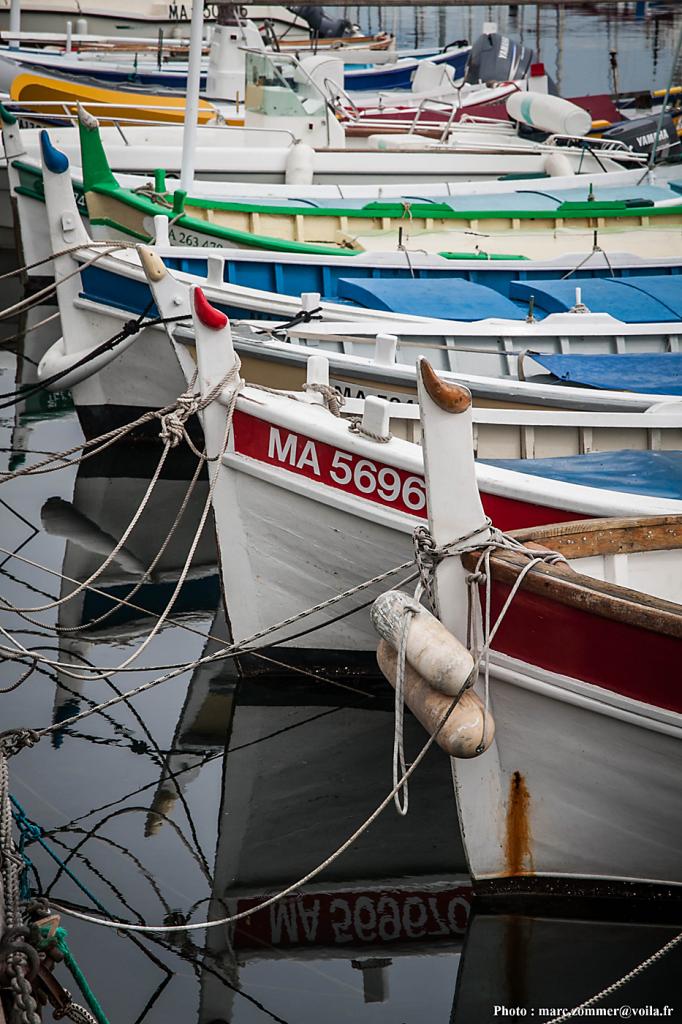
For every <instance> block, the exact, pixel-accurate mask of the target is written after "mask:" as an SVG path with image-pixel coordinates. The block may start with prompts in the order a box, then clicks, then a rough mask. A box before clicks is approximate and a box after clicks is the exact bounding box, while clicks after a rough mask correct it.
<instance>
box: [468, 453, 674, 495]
mask: <svg viewBox="0 0 682 1024" xmlns="http://www.w3.org/2000/svg"><path fill="white" fill-rule="evenodd" d="M480 461H481V462H483V463H484V464H485V465H487V466H499V467H500V468H501V469H513V470H515V471H516V472H518V473H529V474H530V475H531V476H540V477H544V478H545V479H547V480H561V481H563V482H564V483H569V484H582V486H583V487H600V488H602V489H604V490H607V491H624V492H625V493H626V494H642V495H649V496H651V497H652V498H677V499H682V452H662V451H655V452H650V451H630V450H628V449H624V450H622V451H615V452H590V453H588V454H586V455H566V456H557V457H554V458H550V459H481V460H480Z"/></svg>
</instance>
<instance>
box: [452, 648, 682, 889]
mask: <svg viewBox="0 0 682 1024" xmlns="http://www.w3.org/2000/svg"><path fill="white" fill-rule="evenodd" d="M491 711H492V713H493V715H494V718H495V723H496V739H495V742H494V744H493V747H492V748H491V750H490V751H488V752H487V753H486V754H485V755H483V756H482V757H480V758H477V759H475V760H472V761H462V760H453V762H452V765H453V777H454V783H455V791H456V794H457V802H458V809H459V815H460V821H461V825H462V829H463V833H464V835H465V836H466V847H467V856H468V862H469V868H470V870H471V872H472V875H473V877H474V880H475V882H476V883H478V884H479V885H480V886H481V887H482V888H483V889H485V888H486V887H491V888H493V887H494V889H495V890H496V891H500V890H502V891H504V890H508V891H510V892H514V891H519V890H521V891H536V892H547V893H550V892H552V891H557V881H556V880H557V879H561V880H562V885H560V886H559V890H561V889H562V888H566V887H572V888H573V890H574V891H577V890H578V889H584V890H585V891H590V890H591V889H592V888H593V882H594V883H596V881H597V880H601V881H602V882H603V881H604V880H611V881H613V883H614V884H615V883H618V884H619V885H622V883H632V882H633V881H645V882H647V881H648V882H651V883H655V884H657V885H663V886H668V885H670V886H680V885H682V870H681V867H682V865H681V862H680V855H679V851H680V839H681V836H680V821H682V790H681V789H680V786H679V784H678V780H679V775H680V771H681V770H682V722H680V716H679V715H678V714H675V713H674V712H671V711H665V710H661V709H657V708H653V707H651V706H649V705H646V704H643V703H641V702H639V701H636V700H632V699H630V698H627V697H624V696H621V695H620V694H616V693H614V692H612V691H607V690H603V689H600V688H598V687H595V686H593V685H590V684H587V683H580V682H578V681H576V680H571V679H568V678H566V677H562V676H560V675H558V674H556V673H553V672H548V671H546V670H542V669H538V668H533V667H530V666H528V665H525V664H524V663H522V662H518V661H516V660H515V659H512V658H509V657H506V656H505V655H500V654H494V655H493V663H492V667H491ZM579 879H580V882H578V880H579Z"/></svg>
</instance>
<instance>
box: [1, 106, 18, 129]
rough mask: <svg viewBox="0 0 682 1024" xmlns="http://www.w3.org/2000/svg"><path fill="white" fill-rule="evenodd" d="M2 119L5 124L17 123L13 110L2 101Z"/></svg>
mask: <svg viewBox="0 0 682 1024" xmlns="http://www.w3.org/2000/svg"><path fill="white" fill-rule="evenodd" d="M0 121H2V122H3V124H16V123H17V119H16V117H15V116H14V114H13V113H12V111H11V110H8V109H7V107H6V106H5V105H4V104H3V103H0Z"/></svg>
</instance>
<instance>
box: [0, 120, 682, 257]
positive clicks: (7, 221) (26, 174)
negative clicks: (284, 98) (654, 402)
mask: <svg viewBox="0 0 682 1024" xmlns="http://www.w3.org/2000/svg"><path fill="white" fill-rule="evenodd" d="M0 123H1V125H2V133H3V143H4V147H5V153H6V156H7V170H6V172H4V171H3V170H1V169H0V208H1V217H2V219H1V220H0V225H2V226H4V227H5V228H6V229H8V230H11V228H12V221H13V220H14V222H15V229H16V232H17V237H18V239H19V242H20V245H21V250H22V253H23V256H24V262H25V263H26V264H29V265H32V264H34V263H36V264H37V263H39V262H40V261H41V260H43V259H47V258H48V257H49V254H50V251H51V250H50V248H49V239H48V237H47V231H46V220H45V216H44V208H43V204H44V189H43V182H42V169H41V166H40V154H39V139H38V133H37V132H36V131H34V130H28V131H26V130H24V131H21V130H20V129H19V126H18V123H17V120H16V117H15V115H14V114H13V113H11V112H10V111H8V110H7V109H6V108H5V107H1V106H0ZM121 130H122V131H124V135H125V139H126V140H127V141H128V143H129V145H128V146H124V147H123V150H124V152H122V153H121V155H120V159H119V157H114V158H113V159H114V162H115V163H119V162H122V163H123V164H124V165H125V164H126V163H130V154H131V152H132V153H133V155H134V154H136V153H139V154H148V153H149V152H150V146H153V147H154V151H157V150H158V152H159V153H162V152H163V153H165V154H166V155H167V154H168V152H169V151H168V150H167V149H164V146H165V143H164V142H163V140H164V139H165V140H166V141H168V139H169V138H170V136H171V135H172V132H173V129H169V128H162V127H158V126H157V127H155V128H147V127H142V126H135V125H129V126H125V129H121ZM231 130H232V129H226V128H218V127H204V128H202V129H201V131H200V132H199V138H200V140H201V141H202V145H201V147H200V149H199V152H198V154H197V161H198V168H199V170H198V173H199V176H202V175H204V174H206V173H209V174H210V173H212V172H211V171H210V170H208V171H207V170H206V167H207V166H212V164H213V163H215V157H216V154H217V153H219V151H220V147H221V145H222V142H223V140H224V139H225V133H226V132H229V131H231ZM73 131H74V130H73V129H70V128H67V129H59V128H54V129H51V135H50V137H51V139H53V140H54V144H55V146H56V148H58V149H59V150H60V151H63V152H64V153H65V154H66V155H68V156H69V160H70V163H71V165H72V166H71V175H72V184H73V188H74V192H75V194H76V199H77V203H78V207H79V210H80V212H81V216H82V217H83V218H84V219H85V220H86V223H87V225H88V227H89V230H90V232H91V233H92V234H93V235H97V236H99V237H105V236H106V237H107V238H109V237H112V235H113V234H114V233H116V234H119V235H122V236H127V237H136V235H137V234H142V233H144V234H147V235H148V234H149V231H150V230H152V224H151V221H152V220H153V217H154V216H157V215H158V214H159V211H161V210H163V209H164V208H165V209H166V210H168V209H169V207H168V204H169V203H170V204H171V205H172V203H173V201H174V197H173V193H172V192H171V191H169V188H170V187H172V180H171V178H170V177H169V176H167V175H163V174H162V172H161V171H160V170H159V169H153V168H151V167H149V168H148V175H149V176H144V175H143V174H132V175H128V174H127V173H125V172H124V173H121V172H120V171H117V172H116V176H115V177H116V181H117V182H118V185H119V186H120V188H121V189H122V190H123V191H122V193H121V194H122V195H124V196H132V197H133V204H138V205H139V200H143V203H142V206H139V208H138V205H133V207H132V208H131V210H130V211H129V212H128V214H127V215H126V217H125V220H126V222H129V223H130V225H132V224H133V221H135V220H136V219H137V220H139V218H142V219H141V221H140V223H138V228H141V231H137V230H136V229H135V228H132V229H131V227H129V226H126V224H124V223H123V222H121V223H119V224H118V225H116V224H112V222H111V219H110V218H109V217H106V216H101V217H94V218H93V222H92V223H91V222H90V220H89V219H88V208H87V205H86V201H85V192H84V187H83V177H82V171H81V170H80V169H79V164H80V159H81V157H80V147H79V145H78V143H77V142H76V141H75V139H73ZM112 133H113V135H112ZM159 133H160V134H159ZM99 134H100V139H101V141H102V142H103V143H104V145H105V148H106V151H107V152H112V153H116V152H119V144H120V143H121V135H120V133H119V131H118V130H117V129H116V128H106V127H105V128H101V129H100V130H99ZM258 135H259V133H257V132H256V133H255V135H254V138H256V139H257V138H258ZM70 137H71V138H70ZM171 141H172V140H171ZM204 143H206V144H208V143H210V146H209V145H204ZM74 146H75V148H76V154H75V157H74ZM160 146H161V148H160V149H159V148H158V147H160ZM147 159H148V158H147ZM206 160H207V161H208V165H207V164H206V162H205V161H206ZM138 162H139V158H138ZM133 163H134V161H133ZM141 169H142V168H141ZM110 170H111V169H110V168H109V169H107V161H104V162H103V161H101V160H99V161H98V162H97V163H96V165H95V171H94V176H95V178H96V179H98V180H102V181H105V180H106V182H108V183H111V181H112V176H111V173H110ZM5 173H6V175H7V177H8V186H9V189H10V193H11V199H12V206H10V203H9V202H6V204H5V205H4V206H3V205H2V204H3V200H4V199H6V195H4V194H3V193H2V188H1V178H2V176H3V175H4V174H5ZM633 187H634V190H633ZM159 189H161V190H163V193H164V194H163V195H162V194H161V192H158V191H157V190H159ZM543 192H544V193H545V194H546V199H545V200H544V202H545V209H546V211H549V212H550V215H552V216H556V212H555V211H556V208H557V207H558V206H559V205H561V204H562V203H563V202H569V203H575V202H576V201H580V200H582V199H584V198H586V197H588V196H589V195H592V196H593V197H594V199H595V200H597V201H600V202H605V203H606V204H607V205H608V204H609V203H613V202H624V201H626V200H628V199H630V200H631V199H639V200H641V201H643V202H646V203H649V202H654V203H661V202H667V201H670V202H671V203H674V202H675V201H676V200H677V197H678V193H677V192H676V191H675V190H674V188H672V187H670V186H669V185H667V184H665V183H662V184H661V185H660V186H659V185H658V184H657V180H656V177H655V175H654V174H653V173H650V174H648V175H647V178H646V181H645V182H642V181H641V172H640V171H638V170H629V171H628V170H622V171H609V172H606V173H605V172H602V171H600V172H599V173H598V174H588V175H580V177H579V178H576V177H575V176H574V175H568V176H565V175H559V176H556V177H553V178H552V179H551V184H550V182H547V185H546V187H545V188H544V189H543ZM194 196H195V198H196V199H197V200H199V201H200V202H202V203H205V204H206V206H205V208H204V209H199V210H198V213H199V214H200V215H201V217H202V219H201V220H200V222H199V224H198V227H199V229H200V231H203V230H204V227H205V225H206V219H205V217H206V216H207V215H208V214H211V216H212V213H211V209H210V207H212V206H213V205H215V204H216V203H218V204H220V203H222V204H223V205H224V204H225V203H228V204H229V203H230V202H232V212H231V213H230V214H228V216H233V217H235V218H237V220H236V221H235V224H236V225H238V226H237V229H236V235H235V232H234V231H233V232H232V234H233V235H235V237H236V238H237V239H238V241H239V242H240V243H241V244H245V245H247V246H248V247H249V248H254V246H253V245H252V242H254V239H253V237H252V235H251V234H250V233H247V234H246V236H245V234H244V232H243V230H240V228H244V226H247V227H248V226H249V223H250V222H255V221H256V220H258V222H259V225H260V224H262V227H261V228H260V230H261V231H264V230H265V229H266V225H267V223H268V222H270V221H272V224H273V227H272V230H274V231H275V232H279V234H280V238H273V239H272V241H271V243H270V244H271V245H273V246H276V247H277V251H283V250H284V251H286V250H288V249H291V248H293V247H294V245H293V244H292V238H293V236H292V235H291V231H290V230H288V229H287V225H288V226H289V228H291V225H292V224H295V223H299V221H296V220H295V213H294V210H295V209H299V210H300V209H303V211H304V217H303V225H304V226H303V229H302V230H305V219H306V215H307V214H308V213H309V212H310V211H311V210H312V211H313V216H316V217H317V218H318V220H317V221H316V222H315V223H317V224H319V223H320V221H319V218H320V217H321V216H322V214H323V207H325V205H326V206H327V208H328V210H329V211H331V217H327V216H325V217H324V222H325V223H324V227H325V228H326V230H327V231H328V232H329V231H330V230H332V229H333V228H334V223H335V224H336V225H337V227H340V225H341V223H342V221H341V220H340V219H339V216H338V215H339V214H340V216H341V218H345V220H346V223H348V217H347V213H346V211H347V209H349V208H350V209H351V210H353V209H354V210H355V211H356V214H357V211H358V210H359V209H360V207H362V206H367V205H368V204H375V205H374V214H376V212H377V211H378V210H379V209H380V208H383V209H385V210H386V211H387V212H388V213H390V214H391V215H392V216H393V222H394V223H397V224H398V225H399V227H400V228H402V229H403V231H405V229H406V227H407V228H409V224H410V223H414V224H418V223H421V224H422V226H423V227H426V226H427V223H429V222H428V221H427V220H426V219H424V218H423V217H422V218H421V221H420V220H419V215H418V218H417V220H414V219H413V221H412V222H410V221H409V218H405V217H401V218H400V220H397V221H396V220H395V214H396V213H399V214H403V213H404V212H405V211H406V210H407V209H408V208H409V210H410V212H412V210H419V211H421V212H422V213H426V212H433V211H434V210H435V211H437V210H438V209H440V208H441V206H446V207H447V206H450V207H452V208H453V209H455V208H456V207H457V206H458V205H459V204H460V203H461V204H462V207H463V209H465V210H466V209H471V204H470V202H469V201H470V200H471V197H473V196H477V197H480V205H481V207H482V208H483V209H484V210H485V209H487V204H493V203H495V204H496V205H497V206H498V208H499V209H500V210H503V209H509V208H511V207H514V206H519V207H520V208H521V209H523V208H524V205H525V207H526V208H527V209H526V212H527V213H529V212H530V213H531V214H532V212H533V210H534V209H536V210H537V211H538V212H539V210H540V208H539V207H538V201H539V200H538V194H537V182H536V181H533V182H532V183H531V182H530V181H529V182H524V181H516V180H505V181H501V180H494V181H480V182H440V183H421V184H420V185H419V186H416V185H412V186H410V185H407V184H403V185H400V184H393V185H390V184H389V185H372V184H365V185H324V184H311V185H285V184H277V183H271V184H266V183H263V182H258V183H255V182H252V183H248V182H242V183H230V182H220V183H218V182H212V181H211V182H208V181H203V180H202V181H201V182H200V183H199V182H198V183H197V184H196V186H195V189H194ZM455 197H456V198H455ZM460 197H461V199H460ZM91 199H92V202H93V203H94V205H95V208H96V209H98V208H100V207H101V204H102V203H103V202H104V203H107V202H108V199H107V196H106V195H103V196H97V195H92V196H91ZM271 200H278V201H279V202H273V201H271ZM294 200H297V202H294ZM349 201H351V202H349ZM472 201H473V200H472ZM439 203H440V204H441V205H440V206H439V205H438V204H439ZM145 204H146V209H147V214H146V215H145V214H144V211H143V208H142V207H143V206H145ZM475 205H478V202H476V203H475ZM278 206H283V207H285V208H286V209H285V213H284V216H275V214H276V210H277V207H278ZM335 207H336V214H335V213H334V210H335ZM12 209H13V210H14V217H12ZM193 209H194V210H195V212H197V210H196V208H195V207H194V208H193V207H191V206H190V207H188V211H189V214H191V211H192V210H193ZM249 209H251V210H252V211H253V212H252V213H251V214H249V213H248V210H249ZM258 210H261V211H262V213H259V212H258ZM315 211H316V212H315ZM371 211H372V207H371V206H370V207H369V209H368V213H369V215H370V219H374V220H376V218H375V217H373V216H372V214H371ZM100 212H103V211H100ZM114 212H115V211H114ZM446 212H448V211H447V210H446ZM611 212H613V210H612V211H611ZM489 214H490V210H488V213H487V214H486V216H488V217H489ZM448 216H450V214H449V213H448ZM292 218H293V219H292ZM182 219H183V226H182V227H180V226H179V223H172V222H171V221H172V218H171V221H169V225H168V240H169V241H172V242H173V243H174V244H175V245H181V244H183V243H184V241H187V242H188V243H191V242H194V241H197V239H196V238H195V237H194V235H193V234H191V233H190V234H188V232H187V230H186V226H185V225H184V221H185V219H186V218H185V217H183V218H182ZM356 219H357V218H356ZM308 220H309V218H308ZM389 222H390V221H389ZM350 223H351V226H352V223H353V221H352V220H351V222H350ZM378 223H379V224H380V225H381V224H383V221H379V222H378ZM497 223H498V222H497V221H495V222H494V225H497ZM529 223H530V222H529ZM283 228H284V232H282V229H283ZM480 228H481V230H480V231H479V232H478V234H476V235H472V236H471V238H469V236H467V240H466V246H465V248H466V251H467V252H468V253H469V254H470V255H474V256H482V254H483V249H484V247H485V246H486V245H487V244H488V242H489V241H490V240H491V236H487V235H486V233H485V224H482V225H480ZM153 230H154V231H155V232H156V233H157V234H158V232H159V227H158V225H157V226H156V227H155V228H154V229H153ZM268 230H270V228H268ZM287 233H288V234H289V236H290V238H289V241H288V242H287V240H286V236H287ZM494 233H495V236H497V241H498V243H499V242H501V238H500V237H499V230H498V227H497V226H495V227H494ZM571 238H572V242H573V244H575V242H576V239H575V237H574V236H571ZM472 239H475V241H472ZM219 241H220V240H219V239H213V240H212V241H211V243H210V246H208V245H207V247H211V248H212V247H214V246H215V245H216V244H218V242H219ZM255 241H256V242H257V241H258V239H255ZM592 241H593V239H592ZM315 248H316V249H317V248H320V249H321V248H323V247H322V246H319V247H318V246H316V247H315ZM305 249H306V258H307V257H308V256H311V255H313V254H314V253H313V251H312V247H311V246H310V245H309V244H308V245H306V246H305ZM338 251H339V252H342V253H357V252H358V250H357V249H349V248H343V249H338ZM453 255H454V254H450V256H451V257H452V256H453ZM464 255H465V253H460V254H459V256H464ZM409 258H410V261H411V266H413V267H414V262H413V261H414V259H415V258H416V259H423V254H422V253H421V252H414V254H411V255H410V257H409ZM48 269H49V268H48V267H47V266H45V265H41V266H38V267H33V268H32V269H30V270H29V271H28V274H29V276H46V275H47V274H48ZM417 272H419V271H417Z"/></svg>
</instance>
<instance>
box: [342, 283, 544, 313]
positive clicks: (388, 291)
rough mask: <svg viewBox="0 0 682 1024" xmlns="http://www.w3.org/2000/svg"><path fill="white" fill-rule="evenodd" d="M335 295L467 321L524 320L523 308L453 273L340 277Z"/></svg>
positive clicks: (393, 309)
mask: <svg viewBox="0 0 682 1024" xmlns="http://www.w3.org/2000/svg"><path fill="white" fill-rule="evenodd" d="M338 296H339V298H340V299H345V300H346V301H350V302H354V303H356V304H357V305H358V306H364V308H365V309H383V310H387V311H389V312H391V313H405V314H407V315H410V316H434V317H438V318H439V319H442V320H464V321H467V322H468V323H470V322H471V321H473V320H485V319H487V318H488V317H500V318H503V319H505V320H524V319H525V316H526V313H525V310H522V309H519V307H518V306H517V305H515V304H514V303H513V302H511V301H510V300H509V299H508V298H506V296H504V295H500V293H499V292H496V291H494V290H493V289H492V288H487V287H486V286H485V285H483V284H476V283H475V282H473V281H465V280H463V279H461V278H460V279H458V278H455V277H452V278H448V279H447V280H446V281H442V280H436V279H429V278H419V277H415V278H404V277H394V278H391V277H377V278H363V277H359V278H353V277H342V278H339V281H338Z"/></svg>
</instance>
